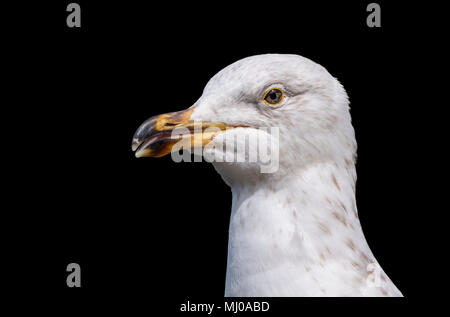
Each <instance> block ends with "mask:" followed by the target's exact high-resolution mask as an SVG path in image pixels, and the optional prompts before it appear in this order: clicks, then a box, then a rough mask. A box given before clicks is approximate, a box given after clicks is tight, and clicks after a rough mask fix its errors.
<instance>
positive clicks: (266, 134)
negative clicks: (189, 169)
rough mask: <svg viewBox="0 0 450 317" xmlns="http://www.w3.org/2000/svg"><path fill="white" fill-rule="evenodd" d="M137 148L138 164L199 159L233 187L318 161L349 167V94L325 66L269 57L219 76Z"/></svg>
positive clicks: (139, 136)
mask: <svg viewBox="0 0 450 317" xmlns="http://www.w3.org/2000/svg"><path fill="white" fill-rule="evenodd" d="M132 149H133V150H134V151H136V156H137V157H145V156H147V157H160V156H164V155H166V154H169V153H172V154H174V153H178V152H179V150H180V149H183V150H188V151H190V152H194V154H200V155H202V156H203V157H204V158H205V159H207V160H209V161H211V162H212V163H213V164H214V166H215V168H216V170H217V171H218V172H219V173H220V174H221V175H222V177H223V178H224V180H225V182H227V183H228V184H229V185H230V186H234V185H239V184H245V183H246V182H254V181H255V178H260V179H264V178H266V179H270V180H271V181H272V182H274V181H275V180H277V179H282V178H283V177H284V176H286V175H294V174H295V173H296V172H298V171H299V170H302V169H306V168H308V166H311V165H314V164H320V163H321V162H330V161H332V162H336V164H349V162H353V161H354V156H355V152H356V142H355V137H354V130H353V127H352V125H351V118H350V114H349V105H348V98H347V94H346V92H345V90H344V88H343V87H342V85H341V84H340V83H339V82H338V81H337V80H336V79H335V78H334V77H333V76H331V75H330V74H329V72H328V71H327V70H326V69H325V68H324V67H322V66H320V65H319V64H317V63H315V62H313V61H311V60H309V59H307V58H304V57H301V56H298V55H285V54H265V55H257V56H251V57H247V58H244V59H242V60H239V61H237V62H235V63H233V64H231V65H229V66H227V67H225V68H224V69H222V70H221V71H220V72H218V73H217V74H216V75H215V76H213V77H212V78H211V79H210V80H209V82H208V83H207V85H206V87H205V88H204V90H203V94H202V95H201V96H200V98H199V99H198V100H197V101H196V102H195V103H194V105H193V106H192V107H190V108H188V109H187V110H184V111H179V112H174V113H168V114H163V115H157V116H154V117H151V118H149V119H148V120H146V121H145V122H144V123H143V124H142V125H141V126H140V127H139V128H138V130H137V131H136V133H135V135H134V138H133V143H132Z"/></svg>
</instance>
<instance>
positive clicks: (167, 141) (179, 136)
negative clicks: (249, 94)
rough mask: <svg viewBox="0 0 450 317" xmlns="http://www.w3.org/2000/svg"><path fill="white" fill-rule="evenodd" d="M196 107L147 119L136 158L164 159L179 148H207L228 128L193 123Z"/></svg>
mask: <svg viewBox="0 0 450 317" xmlns="http://www.w3.org/2000/svg"><path fill="white" fill-rule="evenodd" d="M194 109H195V106H192V107H190V108H189V109H187V110H183V111H178V112H171V113H167V114H162V115H157V116H154V117H151V118H149V119H147V120H146V121H145V122H144V123H142V124H141V126H140V127H139V128H138V129H137V131H136V133H135V134H134V137H133V142H132V144H131V149H132V150H133V151H134V152H135V155H136V157H162V156H164V155H167V154H169V153H170V152H171V150H172V148H173V147H174V145H175V144H177V143H179V144H181V145H182V146H183V148H185V149H186V148H188V149H191V150H194V149H195V148H203V147H204V146H205V145H206V144H208V143H209V142H211V141H212V139H213V138H214V137H215V136H216V135H218V134H220V133H223V132H225V130H226V129H228V128H236V127H238V126H231V125H227V124H225V123H216V122H198V121H197V122H194V121H191V120H190V117H191V115H192V113H193V112H194Z"/></svg>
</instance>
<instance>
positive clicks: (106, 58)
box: [8, 1, 424, 311]
mask: <svg viewBox="0 0 450 317" xmlns="http://www.w3.org/2000/svg"><path fill="white" fill-rule="evenodd" d="M69 2H70V1H60V2H58V3H56V2H55V3H52V4H50V3H45V4H43V3H41V4H39V5H36V6H32V7H23V8H21V9H20V10H22V11H21V12H22V13H23V15H22V17H23V19H27V24H26V25H27V27H25V28H24V29H25V32H23V33H21V34H22V35H23V36H20V37H14V41H13V44H12V45H13V46H14V47H15V48H17V49H18V50H17V54H12V55H15V56H11V59H9V60H8V61H10V63H11V65H10V66H12V67H15V68H16V72H15V73H14V75H12V76H11V78H10V82H12V83H17V84H19V86H20V87H21V89H17V91H16V90H14V91H13V93H14V94H15V105H17V109H18V110H19V112H20V113H21V117H22V119H23V123H22V124H21V125H20V126H19V127H18V129H17V130H19V131H17V130H16V131H15V132H11V133H10V136H11V137H12V138H14V136H17V135H18V134H16V133H20V135H22V134H24V135H25V136H26V137H25V138H20V142H19V143H15V147H14V149H15V150H14V154H11V157H12V158H13V159H14V160H16V161H18V162H19V163H20V164H21V168H20V169H18V170H17V171H16V173H17V174H16V175H20V177H16V178H15V179H14V180H13V181H12V183H11V188H13V189H16V190H18V192H19V193H20V194H18V195H17V196H12V198H13V199H14V200H15V204H14V207H13V208H12V209H11V211H12V214H13V219H14V224H17V229H14V230H13V233H12V234H11V235H10V239H11V240H12V241H14V244H11V245H14V252H15V257H12V258H10V259H9V262H10V263H9V264H12V265H13V266H14V267H15V268H16V269H18V272H17V273H11V274H12V277H13V278H14V280H15V286H18V289H20V290H22V291H24V290H25V291H31V292H34V293H33V294H35V295H36V296H38V295H42V294H45V296H46V298H47V299H48V300H50V301H51V300H55V301H58V302H61V303H66V304H67V305H71V307H73V306H80V305H84V304H86V303H94V302H95V303H103V304H105V305H106V303H108V305H109V304H115V305H118V304H119V305H120V304H123V305H125V306H127V307H143V308H147V309H148V310H150V309H152V307H153V306H152V305H155V304H156V303H157V305H159V306H162V305H164V306H165V307H166V309H168V310H171V311H177V310H178V309H179V305H180V304H181V303H182V302H183V301H184V300H186V299H191V300H193V301H196V302H220V301H221V300H222V297H223V294H224V287H225V269H226V251H227V231H228V221H229V213H230V209H231V192H230V190H229V188H228V187H227V186H226V185H225V184H224V183H223V182H222V180H221V178H220V176H219V175H218V174H216V172H215V170H214V169H213V167H212V165H209V164H207V163H178V164H177V163H174V162H172V160H171V159H170V157H164V158H162V159H136V158H135V157H134V153H133V152H132V151H131V148H130V143H131V138H132V136H133V133H134V131H135V130H136V128H137V127H138V126H139V125H140V124H141V123H142V122H143V121H144V120H145V119H147V118H148V117H150V116H152V115H155V114H160V113H164V112H169V111H176V110H181V109H185V108H187V107H189V106H191V105H192V104H193V103H194V102H195V101H196V100H197V98H198V97H199V96H200V95H201V93H202V89H203V87H204V85H205V84H206V83H207V81H208V80H209V78H210V77H212V76H213V75H214V74H215V73H216V72H218V71H219V70H221V69H222V68H223V67H225V66H227V65H229V64H230V63H232V62H234V61H236V60H238V59H240V58H243V57H246V56H250V55H255V54H262V53H291V54H299V55H302V56H305V57H308V58H310V59H312V60H314V61H315V62H317V63H319V64H321V65H323V66H324V67H326V68H327V69H328V71H329V72H330V73H331V74H332V75H333V76H335V77H337V78H338V79H339V80H340V81H341V83H342V84H343V85H344V87H345V88H346V90H347V92H348V94H349V97H350V102H351V114H352V118H353V125H354V127H355V130H356V138H357V142H358V163H357V172H358V181H357V193H356V194H357V202H358V209H359V215H360V220H361V223H362V227H363V230H364V232H365V235H366V238H367V240H368V243H369V245H370V247H371V248H372V251H373V253H374V254H375V256H376V258H377V259H378V261H379V262H380V264H381V266H382V267H383V269H384V270H385V271H386V273H387V274H388V275H389V276H390V278H391V279H392V280H393V281H394V283H395V284H396V285H397V287H398V288H399V289H400V290H401V291H402V292H403V294H404V295H405V296H406V297H407V298H406V300H407V299H408V298H410V297H414V296H417V295H419V294H420V295H424V294H423V293H421V292H419V291H418V288H417V286H418V278H417V277H414V271H415V270H416V269H417V266H418V265H420V263H419V264H418V262H417V261H416V259H415V254H416V253H415V252H416V251H417V249H421V248H422V246H421V245H420V242H419V243H417V240H415V239H416V238H417V232H416V231H415V229H414V228H412V227H411V226H410V224H409V221H410V220H411V218H414V217H415V211H414V208H416V207H417V208H418V204H419V202H417V201H415V197H414V196H415V194H414V193H415V191H414V189H413V188H414V186H415V185H414V182H413V179H414V175H411V173H410V167H411V165H413V164H414V163H413V162H411V159H410V158H411V153H412V152H413V149H411V141H410V136H411V131H410V130H409V128H407V127H406V125H405V122H408V115H409V113H411V112H412V111H414V107H415V106H414V105H413V104H410V103H408V102H405V100H404V93H403V92H404V91H406V90H407V89H408V90H410V89H411V88H410V87H409V88H407V87H406V84H405V82H404V80H405V76H408V75H405V73H406V74H407V73H408V70H409V68H410V66H411V59H412V57H410V56H409V55H408V53H407V49H406V47H407V45H409V42H410V40H411V39H412V37H414V36H415V35H417V34H413V32H412V31H411V29H410V28H409V29H408V28H407V27H406V24H405V23H404V20H402V19H404V18H405V15H407V13H405V10H407V8H405V7H401V6H399V7H395V6H394V5H393V4H391V3H389V2H386V1H378V3H380V4H381V8H382V27H381V28H369V27H367V25H366V17H367V14H368V13H367V12H366V7H367V4H368V3H369V2H368V1H358V2H356V1H355V2H348V3H346V4H342V3H340V4H333V3H332V2H330V3H328V2H314V3H315V4H311V3H309V2H304V1H295V2H284V1H278V2H273V3H267V4H266V3H252V4H250V3H246V5H244V3H243V2H236V3H233V2H218V3H212V2H210V3H209V4H194V3H191V2H182V3H175V2H156V3H150V2H141V3H139V2H125V1H123V2H110V1H95V3H94V2H93V1H90V2H88V1H78V3H80V4H81V14H82V17H81V19H82V22H81V23H82V27H81V28H80V29H76V28H74V29H70V28H68V27H67V26H66V16H67V12H66V6H67V4H68V3H69ZM36 10H38V11H39V14H37V13H36V12H37V11H36ZM21 23H23V21H20V20H19V21H16V24H13V28H14V26H17V29H18V28H19V27H22V26H23V25H24V24H21ZM24 87H26V89H23V88H24ZM24 193H26V194H24ZM413 240H414V241H415V242H414V243H412V241H413ZM15 246H17V247H15ZM414 261H416V262H414ZM71 262H76V263H79V264H80V265H81V268H82V287H81V288H80V289H69V288H68V287H67V286H66V276H67V272H66V266H67V264H68V263H71ZM412 263H413V264H412ZM419 279H420V278H419ZM30 281H32V282H30ZM146 298H151V299H152V301H151V302H146V301H145V299H146ZM287 302H288V303H290V305H291V307H295V305H296V304H297V303H304V300H300V299H291V300H289V301H287ZM276 303H278V304H276V307H277V308H278V309H281V308H282V306H283V302H282V301H276ZM286 305H287V304H286ZM286 307H287V306H286Z"/></svg>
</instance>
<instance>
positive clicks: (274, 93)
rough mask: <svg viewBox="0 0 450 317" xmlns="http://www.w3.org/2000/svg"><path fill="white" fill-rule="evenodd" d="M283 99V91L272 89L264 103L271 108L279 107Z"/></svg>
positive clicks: (265, 95) (267, 93)
mask: <svg viewBox="0 0 450 317" xmlns="http://www.w3.org/2000/svg"><path fill="white" fill-rule="evenodd" d="M283 98H284V94H283V91H282V90H281V89H279V88H273V89H270V90H268V91H266V93H265V94H264V102H265V103H267V104H269V105H271V106H276V105H278V104H279V103H281V102H282V101H283Z"/></svg>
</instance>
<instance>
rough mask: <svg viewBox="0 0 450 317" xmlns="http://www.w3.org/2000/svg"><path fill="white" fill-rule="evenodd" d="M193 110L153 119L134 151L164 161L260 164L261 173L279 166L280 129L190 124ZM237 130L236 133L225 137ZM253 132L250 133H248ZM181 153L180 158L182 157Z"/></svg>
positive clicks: (141, 131) (140, 132)
mask: <svg viewBox="0 0 450 317" xmlns="http://www.w3.org/2000/svg"><path fill="white" fill-rule="evenodd" d="M193 110H194V107H191V108H189V109H187V110H185V111H180V112H173V113H168V114H163V115H159V116H154V117H151V118H150V119H148V120H146V121H145V122H144V123H143V124H142V125H141V126H140V127H139V128H138V129H137V131H136V133H135V135H134V137H133V143H132V150H133V151H135V152H136V154H135V155H136V157H162V156H165V155H167V154H169V153H171V157H172V160H173V161H175V162H181V161H184V162H191V154H194V161H195V162H200V161H202V158H203V157H204V158H205V160H206V161H207V162H230V163H233V162H238V163H240V162H248V163H258V164H259V165H260V169H261V173H274V172H276V171H277V170H278V166H279V148H278V144H279V142H278V140H279V129H278V128H259V129H254V128H251V127H248V126H243V125H228V124H225V123H218V122H201V121H190V120H189V118H190V116H191V114H192V112H193ZM232 130H234V131H233V132H234V133H225V132H230V131H232ZM245 132H250V133H245ZM180 153H181V154H180Z"/></svg>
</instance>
